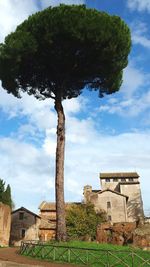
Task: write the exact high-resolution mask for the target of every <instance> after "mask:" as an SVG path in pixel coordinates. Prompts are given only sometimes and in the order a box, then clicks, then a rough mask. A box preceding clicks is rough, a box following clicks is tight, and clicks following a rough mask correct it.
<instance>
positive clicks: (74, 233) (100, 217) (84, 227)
mask: <svg viewBox="0 0 150 267" xmlns="http://www.w3.org/2000/svg"><path fill="white" fill-rule="evenodd" d="M104 221H106V214H105V213H104V212H102V211H101V212H99V213H96V212H95V210H94V205H93V204H91V203H87V204H84V203H83V204H73V205H72V206H71V207H70V208H68V209H67V211H66V224H67V234H68V237H69V238H71V239H82V240H87V239H92V240H94V239H95V238H96V230H97V225H98V224H100V223H102V222H104Z"/></svg>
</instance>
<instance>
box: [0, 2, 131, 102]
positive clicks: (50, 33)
mask: <svg viewBox="0 0 150 267" xmlns="http://www.w3.org/2000/svg"><path fill="white" fill-rule="evenodd" d="M130 47H131V40H130V30H129V28H128V26H127V25H126V24H125V23H124V22H123V21H122V20H121V19H120V17H118V16H110V15H108V14H106V13H104V12H99V11H97V10H93V9H87V8H86V7H85V6H84V5H82V6H75V5H72V6H66V5H60V6H59V7H53V8H52V7H49V8H47V9H45V10H44V11H41V12H38V13H36V14H34V15H32V16H30V17H29V18H28V20H25V21H24V22H23V23H22V24H21V25H19V26H18V27H17V29H16V31H15V32H14V33H11V34H10V35H8V36H7V37H6V39H5V43H4V44H1V46H0V79H1V80H2V86H3V88H5V89H6V90H7V91H8V92H9V93H10V92H11V93H12V94H14V95H15V96H19V95H20V91H23V92H24V91H26V92H27V93H28V94H33V95H34V96H36V97H37V98H47V97H52V98H53V97H60V96H61V98H62V99H65V98H72V97H77V96H78V95H79V94H80V93H81V92H82V89H83V88H84V87H85V86H86V87H87V88H89V89H94V90H98V91H99V95H100V96H103V94H104V93H106V94H110V93H113V92H115V91H117V90H119V88H120V85H121V83H122V70H123V69H124V68H125V67H126V66H127V62H128V59H127V57H128V54H129V51H130Z"/></svg>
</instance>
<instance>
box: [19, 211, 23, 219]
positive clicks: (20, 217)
mask: <svg viewBox="0 0 150 267" xmlns="http://www.w3.org/2000/svg"><path fill="white" fill-rule="evenodd" d="M23 219H24V212H19V220H23Z"/></svg>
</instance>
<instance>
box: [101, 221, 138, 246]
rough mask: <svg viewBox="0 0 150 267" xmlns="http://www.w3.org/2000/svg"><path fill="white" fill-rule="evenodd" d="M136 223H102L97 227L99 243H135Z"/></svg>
mask: <svg viewBox="0 0 150 267" xmlns="http://www.w3.org/2000/svg"><path fill="white" fill-rule="evenodd" d="M135 228H136V223H114V224H110V223H102V224H101V225H99V226H98V227H97V238H96V239H97V241H98V242H99V243H111V244H115V245H125V244H128V243H133V231H134V230H135Z"/></svg>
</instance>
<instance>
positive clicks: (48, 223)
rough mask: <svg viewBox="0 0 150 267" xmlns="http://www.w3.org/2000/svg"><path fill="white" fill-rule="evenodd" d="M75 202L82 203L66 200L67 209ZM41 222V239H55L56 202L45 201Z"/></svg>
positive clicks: (41, 208)
mask: <svg viewBox="0 0 150 267" xmlns="http://www.w3.org/2000/svg"><path fill="white" fill-rule="evenodd" d="M73 204H81V203H80V202H66V203H65V209H66V210H67V209H68V208H69V207H70V206H71V205H73ZM39 209H40V213H39V215H40V217H41V223H40V225H39V238H40V240H41V241H48V240H52V239H55V236H56V204H55V202H46V201H43V202H42V203H41V204H40V206H39Z"/></svg>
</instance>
